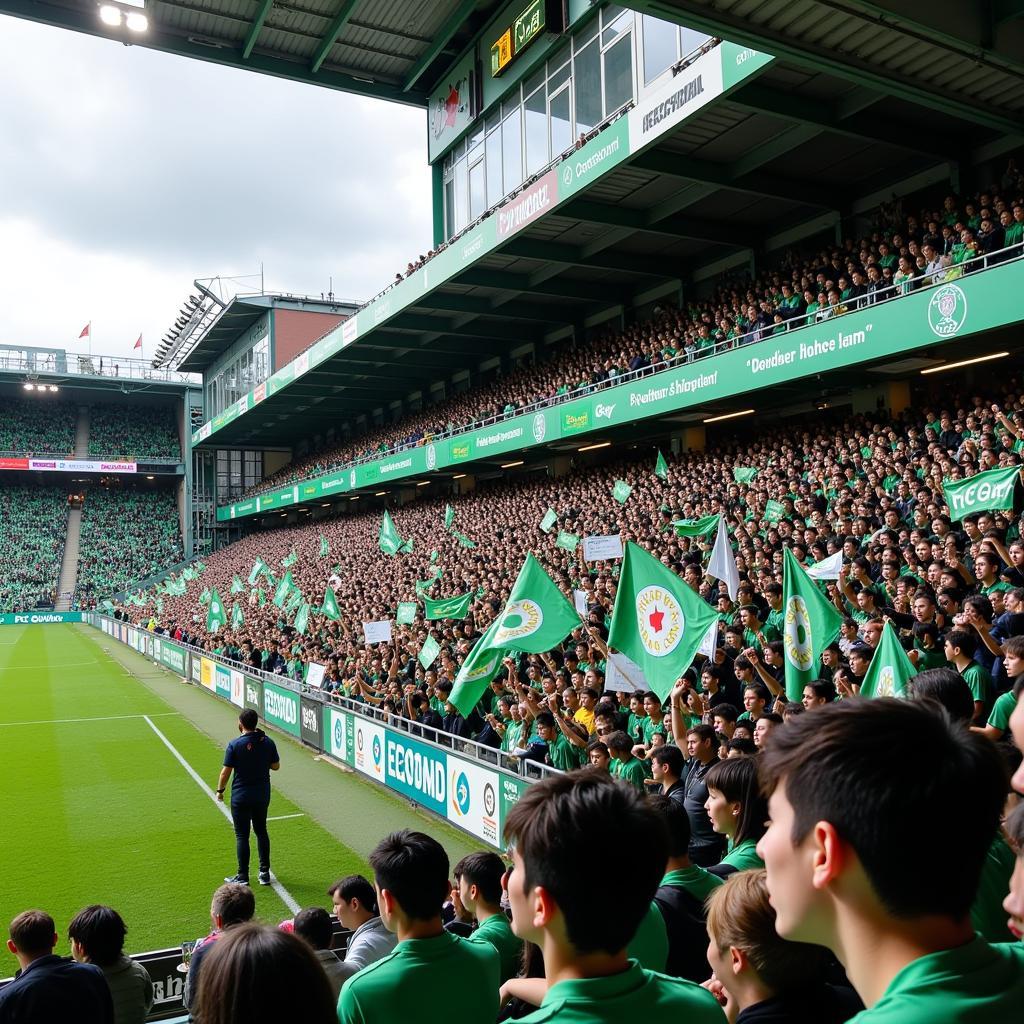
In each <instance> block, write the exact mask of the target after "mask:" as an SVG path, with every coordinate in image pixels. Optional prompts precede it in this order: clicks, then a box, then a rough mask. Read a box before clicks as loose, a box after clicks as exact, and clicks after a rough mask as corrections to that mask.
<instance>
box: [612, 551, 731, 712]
mask: <svg viewBox="0 0 1024 1024" xmlns="http://www.w3.org/2000/svg"><path fill="white" fill-rule="evenodd" d="M717 618H718V614H717V613H716V612H715V610H714V609H713V608H712V607H711V606H710V605H709V604H707V603H706V602H705V601H702V600H701V599H700V597H698V596H697V594H695V593H694V592H693V590H692V589H691V588H690V587H689V585H688V584H686V583H684V582H683V581H682V580H681V579H680V578H679V577H678V576H677V575H676V574H675V573H674V572H672V570H671V569H669V568H667V567H666V566H664V565H662V564H661V562H659V561H658V559H657V558H655V557H654V556H653V555H650V554H648V553H647V552H646V551H644V549H643V548H641V547H639V546H637V545H636V544H634V543H633V542H632V541H629V542H627V544H626V556H625V558H624V560H623V563H622V572H621V573H620V574H619V588H618V593H617V594H616V596H615V606H614V608H613V609H612V622H611V629H610V632H609V635H608V646H609V647H614V648H615V649H616V650H617V651H621V652H622V653H623V654H625V655H626V657H627V658H629V659H631V660H632V661H634V662H636V664H637V665H639V667H640V668H641V669H642V670H643V673H644V675H645V676H646V677H647V681H648V683H650V685H651V689H653V690H654V692H655V693H656V694H657V695H658V697H659V698H661V700H664V699H665V698H666V697H667V696H668V695H669V693H670V692H671V690H672V687H673V685H674V684H675V682H676V680H677V679H678V678H679V676H681V675H682V674H683V673H684V672H685V671H686V670H687V669H688V668H689V667H690V665H691V664H692V663H693V659H694V656H695V655H696V654H697V652H698V651H699V650H700V646H701V643H702V642H703V640H704V638H705V636H707V632H708V629H709V628H710V627H711V625H712V623H714V622H715V621H716V620H717Z"/></svg>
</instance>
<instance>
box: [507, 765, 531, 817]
mask: <svg viewBox="0 0 1024 1024" xmlns="http://www.w3.org/2000/svg"><path fill="white" fill-rule="evenodd" d="M529 785H530V784H529V783H528V782H527V781H526V780H525V779H519V778H516V777H515V776H514V775H505V774H504V773H503V774H502V776H501V827H502V828H504V827H505V819H506V818H507V817H508V812H509V811H510V810H512V808H513V807H515V805H516V804H517V803H519V800H520V798H521V797H522V795H523V794H524V793H525V792H526V790H527V789H528V788H529Z"/></svg>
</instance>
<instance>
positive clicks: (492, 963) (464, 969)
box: [338, 931, 501, 1024]
mask: <svg viewBox="0 0 1024 1024" xmlns="http://www.w3.org/2000/svg"><path fill="white" fill-rule="evenodd" d="M500 973H501V970H500V959H499V956H498V951H497V950H496V949H495V948H494V946H492V945H491V944H490V943H489V942H470V941H469V940H468V939H462V938H460V937H459V936H458V935H453V934H452V933H451V932H444V931H443V932H441V934H440V935H435V936H434V937H433V938H429V939H406V940H405V941H404V942H400V943H399V944H398V945H397V946H396V947H395V951H394V952H393V953H391V954H389V955H388V956H386V957H384V959H383V960H378V961H377V962H376V963H373V964H370V965H369V966H368V967H364V968H363V969H362V970H361V971H359V972H358V973H357V974H353V975H352V977H351V978H349V979H348V980H347V981H346V982H345V984H344V985H343V986H342V989H341V995H340V996H339V997H338V1022H339V1024H379V1022H380V1021H409V1020H418V1019H421V1018H422V1017H423V1014H424V1011H426V1012H428V1013H430V1012H434V1013H437V1014H439V1015H443V1017H444V1020H445V1024H480V1022H481V1021H492V1020H494V1019H495V1018H496V1017H497V1015H498V989H499V987H500V985H499V983H498V978H499V976H500ZM453 984H457V987H458V998H457V999H453V998H452V985H453Z"/></svg>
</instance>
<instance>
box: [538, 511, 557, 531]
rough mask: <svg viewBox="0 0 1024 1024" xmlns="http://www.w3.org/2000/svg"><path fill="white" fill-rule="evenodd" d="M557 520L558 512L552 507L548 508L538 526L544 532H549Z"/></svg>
mask: <svg viewBox="0 0 1024 1024" xmlns="http://www.w3.org/2000/svg"><path fill="white" fill-rule="evenodd" d="M557 522H558V513H557V512H556V511H555V510H554V509H553V508H549V509H548V510H547V512H545V513H544V518H543V519H542V520H541V521H540V528H541V529H542V530H543V531H544V532H545V533H550V532H551V527H552V526H554V525H555V523H557Z"/></svg>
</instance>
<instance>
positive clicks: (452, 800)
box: [447, 754, 501, 846]
mask: <svg viewBox="0 0 1024 1024" xmlns="http://www.w3.org/2000/svg"><path fill="white" fill-rule="evenodd" d="M500 789H501V783H500V779H499V775H498V773H497V772H496V771H494V770H493V769H491V768H486V767H484V766H483V765H481V764H479V763H477V762H475V761H470V760H468V759H466V758H462V757H458V756H457V755H455V754H449V755H448V814H447V816H448V820H449V821H451V822H453V823H454V824H456V825H458V826H459V827H460V828H464V829H466V831H467V832H472V833H473V835H475V836H476V837H477V838H478V839H482V840H483V841H484V842H485V843H490V844H491V845H492V846H501V842H500V840H501V822H500V820H499V815H500V814H501V804H500V802H499V797H498V794H499V792H500Z"/></svg>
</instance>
